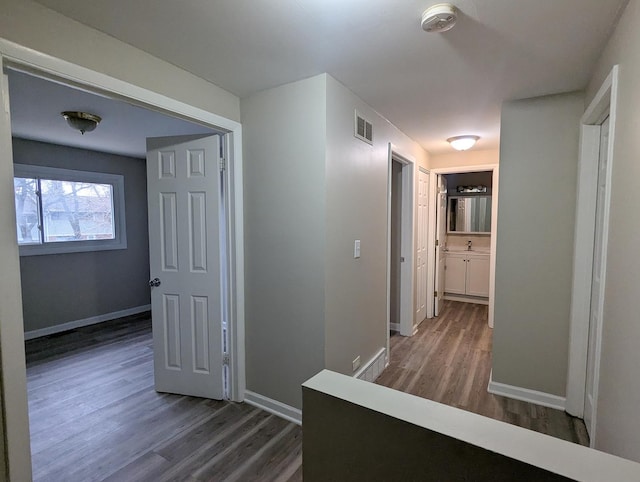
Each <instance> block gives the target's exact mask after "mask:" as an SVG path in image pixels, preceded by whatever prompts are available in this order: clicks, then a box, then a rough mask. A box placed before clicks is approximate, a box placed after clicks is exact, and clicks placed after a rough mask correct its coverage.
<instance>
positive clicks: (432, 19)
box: [422, 3, 458, 33]
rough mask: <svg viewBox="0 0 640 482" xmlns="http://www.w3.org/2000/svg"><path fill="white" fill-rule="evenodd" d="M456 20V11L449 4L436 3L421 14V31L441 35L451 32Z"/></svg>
mask: <svg viewBox="0 0 640 482" xmlns="http://www.w3.org/2000/svg"><path fill="white" fill-rule="evenodd" d="M456 20H458V9H457V8H456V7H454V6H453V5H451V4H450V3H438V4H437V5H434V6H433V7H429V8H427V9H426V10H425V11H424V12H423V13H422V29H423V30H424V31H426V32H435V33H442V32H446V31H447V30H451V29H452V28H453V26H454V25H455V24H456Z"/></svg>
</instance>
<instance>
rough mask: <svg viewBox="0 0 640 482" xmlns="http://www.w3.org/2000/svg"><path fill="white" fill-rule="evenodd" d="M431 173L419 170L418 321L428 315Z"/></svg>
mask: <svg viewBox="0 0 640 482" xmlns="http://www.w3.org/2000/svg"><path fill="white" fill-rule="evenodd" d="M428 201H429V173H428V172H426V171H423V170H422V169H419V170H418V196H417V202H418V240H417V243H416V244H417V246H416V263H417V286H416V295H417V296H416V321H417V322H418V323H419V322H421V321H422V320H424V319H425V318H426V316H427V228H428V221H429V210H428V204H429V202H428Z"/></svg>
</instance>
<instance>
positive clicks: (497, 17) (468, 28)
mask: <svg viewBox="0 0 640 482" xmlns="http://www.w3.org/2000/svg"><path fill="white" fill-rule="evenodd" d="M626 2H627V0H453V3H454V4H455V5H456V6H458V7H459V9H460V11H461V18H460V19H459V21H458V24H457V25H456V26H455V28H454V29H453V30H451V31H449V32H446V33H444V34H427V33H425V32H424V31H423V30H422V29H421V28H420V18H421V14H422V12H423V10H424V9H425V8H427V7H429V6H431V5H432V4H434V3H437V0H421V1H418V0H233V1H228V0H227V1H225V0H190V1H189V2H178V1H175V0H136V1H135V2H131V1H130V0H110V1H109V2H95V1H94V2H87V1H86V0H39V3H41V4H43V5H45V6H48V7H50V8H52V9H54V10H56V11H58V12H60V13H62V14H64V15H66V16H68V17H71V18H74V19H76V20H78V21H80V22H81V23H84V24H86V25H89V26H91V27H94V28H96V29H98V30H101V31H103V32H105V33H107V34H109V35H111V36H113V37H116V38H118V39H120V40H122V41H124V42H126V43H129V44H131V45H133V46H135V47H138V48H140V49H142V50H145V51H147V52H149V53H150V54H152V55H154V56H156V57H159V58H161V59H164V60H166V61H168V62H170V63H172V64H175V65H177V66H179V67H182V68H183V69H185V70H188V71H190V72H192V73H194V74H196V75H198V76H200V77H202V78H204V79H207V80H209V81H211V82H213V83H214V84H216V85H218V86H220V87H222V88H224V89H226V90H228V91H230V92H233V93H235V94H236V95H238V96H240V97H244V96H248V95H251V94H253V93H255V92H257V91H260V90H263V89H265V88H269V87H273V86H276V85H280V84H284V83H287V82H291V81H294V80H299V79H302V78H306V77H309V76H312V75H315V74H319V73H322V72H328V73H329V74H331V75H332V76H333V77H335V78H336V79H337V80H339V81H341V82H342V83H343V84H345V85H346V86H347V87H348V88H350V89H351V90H352V91H354V92H355V93H356V94H357V95H358V96H360V97H361V98H362V99H363V100H364V101H365V102H367V103H368V104H369V105H371V106H372V107H373V108H375V109H376V110H377V111H378V112H380V113H381V114H382V115H383V116H385V117H386V118H387V119H389V120H390V121H391V122H392V123H394V124H395V125H396V126H397V127H399V128H400V129H401V130H403V131H404V132H405V133H406V134H408V135H409V136H410V137H412V138H413V139H415V140H417V141H418V142H419V143H421V144H422V146H423V147H425V148H426V149H427V150H428V151H430V152H432V153H440V152H447V151H449V149H450V147H449V146H448V145H447V143H446V142H445V139H446V138H448V137H451V136H454V135H459V134H465V133H472V134H478V135H480V136H482V139H481V141H480V142H479V143H478V147H477V148H478V149H483V148H494V147H497V146H498V142H499V127H500V123H499V116H500V106H501V103H502V101H504V100H507V99H516V98H526V97H533V96H538V95H544V94H550V93H558V92H565V91H572V90H579V89H583V88H584V87H585V86H586V83H587V81H588V80H589V77H590V74H591V71H592V69H593V67H594V64H595V61H596V60H597V58H598V56H599V54H600V52H601V50H602V47H603V45H604V43H605V42H606V40H607V38H608V35H609V33H610V32H611V30H612V28H613V25H614V24H615V21H616V19H617V17H618V15H619V12H620V11H621V8H622V7H623V6H624V5H625V4H626Z"/></svg>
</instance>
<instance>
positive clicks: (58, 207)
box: [40, 179, 115, 243]
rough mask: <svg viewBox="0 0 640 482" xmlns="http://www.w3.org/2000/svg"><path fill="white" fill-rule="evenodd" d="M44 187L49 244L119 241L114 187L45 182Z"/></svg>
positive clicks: (43, 204)
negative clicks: (99, 240) (115, 215)
mask: <svg viewBox="0 0 640 482" xmlns="http://www.w3.org/2000/svg"><path fill="white" fill-rule="evenodd" d="M40 186H41V189H42V216H43V218H44V223H43V224H44V240H45V242H47V243H51V242H61V241H84V240H92V239H114V238H115V225H114V217H113V193H112V187H111V185H109V184H96V183H90V182H73V181H55V180H49V179H42V180H41V181H40Z"/></svg>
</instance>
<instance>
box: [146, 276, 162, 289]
mask: <svg viewBox="0 0 640 482" xmlns="http://www.w3.org/2000/svg"><path fill="white" fill-rule="evenodd" d="M161 284H162V282H161V281H160V278H153V279H151V280H149V286H151V287H154V286H156V287H157V286H160V285H161Z"/></svg>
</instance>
